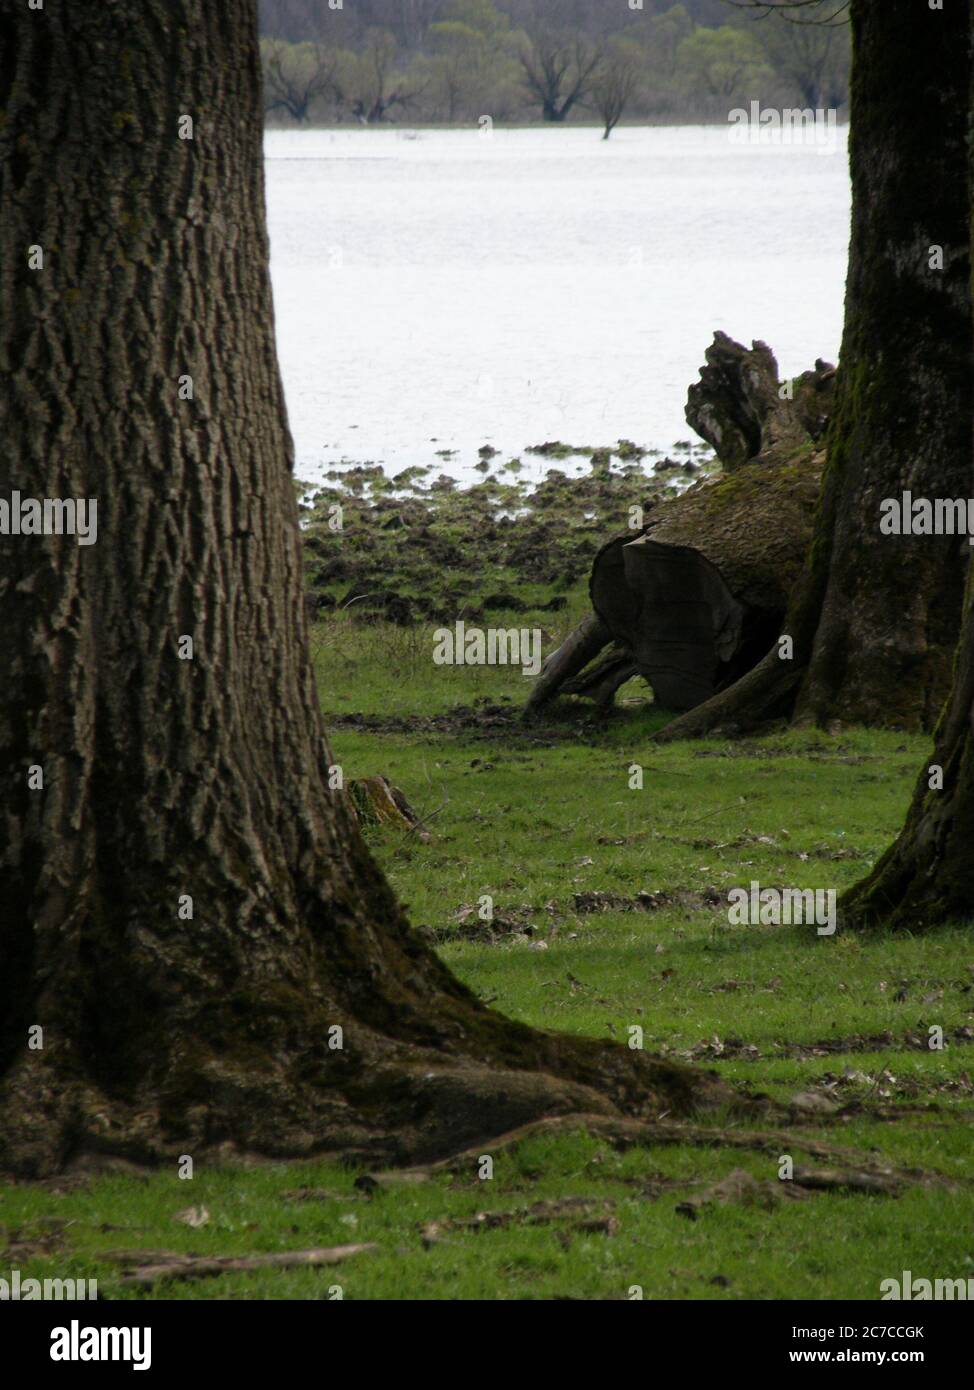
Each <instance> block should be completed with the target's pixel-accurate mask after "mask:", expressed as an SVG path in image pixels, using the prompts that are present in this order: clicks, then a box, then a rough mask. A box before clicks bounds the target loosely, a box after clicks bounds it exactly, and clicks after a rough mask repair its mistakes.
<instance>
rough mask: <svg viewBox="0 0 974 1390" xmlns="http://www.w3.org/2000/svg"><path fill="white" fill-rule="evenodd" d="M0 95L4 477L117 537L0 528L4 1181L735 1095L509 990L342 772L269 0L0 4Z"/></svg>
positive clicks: (474, 1131)
mask: <svg viewBox="0 0 974 1390" xmlns="http://www.w3.org/2000/svg"><path fill="white" fill-rule="evenodd" d="M0 109H2V110H3V112H4V117H5V120H4V126H3V133H2V143H3V160H2V181H3V187H2V194H3V197H2V208H3V215H2V224H0V277H2V278H0V290H2V302H3V303H4V305H5V309H6V311H5V318H4V323H3V328H2V332H0V374H2V382H3V386H2V392H3V396H2V418H3V425H4V433H5V446H6V450H7V455H8V457H9V459H10V476H11V477H12V478H14V479H16V486H17V488H18V489H19V491H20V492H21V494H22V495H23V496H24V497H35V498H63V497H74V498H97V499H98V539H97V543H95V544H91V545H86V546H81V545H78V544H76V543H75V538H73V537H71V536H53V535H52V536H30V535H26V536H25V535H19V536H6V537H4V538H3V540H2V542H0V545H2V549H0V642H2V646H3V651H2V657H3V669H4V671H5V677H6V679H5V688H4V694H5V699H4V704H3V712H2V715H0V768H2V774H3V776H4V779H5V785H6V787H7V793H6V796H5V799H4V813H3V816H2V819H0V872H2V893H3V903H4V912H3V916H2V925H0V955H2V969H0V1169H2V1170H7V1171H12V1172H17V1173H22V1174H26V1175H39V1174H44V1173H49V1172H52V1171H54V1170H55V1169H57V1168H59V1167H61V1166H63V1165H65V1164H67V1163H69V1162H70V1161H72V1160H74V1159H77V1158H81V1157H83V1156H86V1155H92V1154H98V1153H110V1154H123V1155H126V1156H128V1157H129V1158H131V1159H136V1160H142V1161H159V1160H163V1159H169V1160H174V1159H175V1157H176V1156H177V1155H179V1154H181V1153H190V1154H197V1155H201V1154H204V1153H207V1152H210V1153H212V1152H219V1153H225V1154H228V1153H244V1152H254V1153H259V1154H264V1155H297V1154H309V1153H314V1152H321V1151H325V1150H335V1149H344V1150H354V1151H358V1152H361V1153H368V1154H370V1155H372V1156H376V1155H383V1156H385V1157H387V1158H390V1159H393V1160H403V1159H415V1158H417V1157H422V1156H424V1155H425V1156H429V1155H432V1154H435V1153H438V1152H446V1151H448V1150H450V1149H453V1148H456V1147H458V1146H460V1145H464V1144H467V1143H470V1142H479V1141H480V1140H481V1139H487V1138H489V1137H490V1136H491V1135H492V1134H496V1133H498V1132H500V1131H502V1130H505V1129H509V1128H511V1127H512V1126H513V1125H516V1124H520V1123H522V1122H524V1121H525V1120H528V1119H531V1118H534V1117H537V1116H540V1115H543V1114H556V1113H561V1112H565V1111H569V1110H585V1111H602V1112H603V1113H604V1112H606V1111H612V1110H616V1109H627V1110H630V1111H632V1110H637V1109H639V1108H640V1107H641V1106H644V1105H650V1104H652V1105H654V1106H655V1105H662V1106H663V1107H664V1108H666V1109H669V1110H674V1111H681V1110H682V1111H686V1110H687V1109H688V1108H689V1107H690V1106H691V1105H693V1104H694V1103H695V1102H697V1101H699V1100H701V1099H702V1098H705V1097H706V1096H707V1095H711V1094H716V1093H717V1090H718V1088H717V1083H715V1082H712V1081H709V1080H706V1079H703V1078H701V1079H698V1077H697V1076H696V1074H694V1073H692V1072H690V1071H689V1070H688V1069H686V1068H681V1067H678V1066H674V1065H671V1064H668V1063H664V1062H660V1061H655V1060H653V1059H651V1058H649V1057H646V1056H642V1055H641V1054H639V1053H637V1052H630V1051H629V1050H628V1049H626V1048H622V1047H618V1046H614V1047H612V1046H606V1045H603V1044H601V1043H597V1042H595V1041H588V1040H585V1039H574V1038H570V1037H558V1036H555V1035H548V1034H544V1033H538V1032H534V1031H532V1030H530V1029H528V1028H526V1027H523V1026H521V1025H518V1024H515V1023H512V1022H510V1021H508V1020H506V1019H504V1018H503V1017H501V1016H499V1015H496V1014H493V1013H491V1012H490V1011H489V1010H487V1009H486V1008H484V1007H483V1006H481V1005H480V1004H479V1002H478V1001H477V1000H476V999H475V998H474V996H473V995H472V994H471V993H470V991H469V990H467V989H466V988H465V987H464V986H462V985H461V984H459V983H458V982H457V981H456V980H454V979H453V977H452V976H451V975H450V974H449V972H448V971H447V970H446V968H445V967H444V966H443V965H442V964H441V962H440V961H439V959H438V958H437V957H436V956H435V955H434V954H433V953H432V952H431V951H430V950H429V949H427V948H426V947H425V946H424V945H423V944H422V943H421V942H420V941H419V940H418V939H417V937H416V935H415V934H414V933H413V932H412V931H411V930H410V928H409V926H408V924H407V922H406V920H405V918H404V916H403V913H402V911H401V909H400V908H399V906H398V905H397V903H396V902H395V900H394V898H393V895H392V893H391V891H390V889H389V887H388V885H387V884H386V882H385V880H384V879H383V877H382V875H381V874H380V873H379V871H378V869H377V868H376V866H375V864H374V863H373V861H372V860H371V858H370V857H369V854H368V852H367V851H366V849H365V847H364V844H363V842H362V840H361V838H360V835H359V833H358V831H357V829H356V827H355V825H354V821H353V817H352V815H351V813H350V811H349V809H348V807H347V805H346V803H345V798H344V795H343V793H341V792H340V791H330V790H329V789H328V786H327V777H326V769H327V767H328V765H329V764H331V762H332V755H331V752H330V750H329V748H328V745H327V743H326V741H325V737H324V733H323V730H322V728H321V723H320V714H319V708H318V703H317V699H316V695H315V690H314V684H313V679H312V674H311V666H310V662H309V655H308V640H307V632H306V627H305V615H304V602H303V593H302V567H301V560H300V554H299V537H298V527H297V509H296V503H295V498H294V494H293V489H292V482H291V442H290V438H289V434H288V430H287V426H286V417H285V411H284V402H283V397H282V391H281V383H280V380H279V375H278V368H277V360H276V353H275V344H274V330H273V311H272V306H271V297H270V286H269V276H268V264H267V262H268V244H267V234H266V228H265V219H264V194H263V171H262V119H261V96H260V80H259V58H258V47H257V26H256V4H255V3H254V0H226V3H222V4H219V5H213V4H208V3H206V2H205V0H119V3H115V4H113V5H94V4H85V5H63V6H53V5H51V6H48V7H47V9H45V10H43V11H36V12H35V11H28V10H27V9H26V7H25V6H23V5H21V4H20V3H15V2H14V0H2V3H0ZM185 117H191V118H192V121H193V130H192V139H182V138H179V137H180V126H181V123H182V133H183V134H186V133H187V131H188V127H187V126H186V123H185V120H184V118H185ZM38 245H39V246H41V247H42V248H43V256H44V260H43V269H32V268H31V261H29V260H28V248H31V247H35V246H38ZM32 257H33V263H34V264H36V254H35V253H32ZM190 376H191V377H192V384H193V393H192V399H186V398H184V397H185V396H186V395H187V382H186V378H187V377H190ZM181 388H182V389H181ZM186 638H191V639H192V643H193V650H192V657H191V659H187V658H188V648H187V644H186ZM38 768H40V769H41V770H42V775H43V785H42V786H38V774H37V769H38ZM38 1025H39V1026H40V1027H41V1028H42V1029H43V1047H42V1048H40V1049H38V1048H37V1046H36V1044H37V1039H38V1036H39V1035H38V1034H37V1033H36V1032H34V1031H31V1032H30V1033H29V1030H33V1029H34V1028H35V1026H38ZM336 1030H340V1031H336Z"/></svg>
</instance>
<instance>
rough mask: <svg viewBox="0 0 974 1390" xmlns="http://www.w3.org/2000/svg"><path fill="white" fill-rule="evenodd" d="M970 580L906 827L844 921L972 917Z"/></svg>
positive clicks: (908, 922) (909, 924)
mask: <svg viewBox="0 0 974 1390" xmlns="http://www.w3.org/2000/svg"><path fill="white" fill-rule="evenodd" d="M972 846H974V584H970V583H969V585H968V600H967V608H966V614H965V622H964V637H963V639H962V642H961V647H960V651H959V653H958V658H957V664H956V669H955V673H954V688H953V691H952V693H951V697H950V701H949V703H948V705H947V709H946V710H945V711H944V717H943V719H942V720H941V722H940V726H939V728H938V730H937V740H936V748H935V751H934V754H933V757H932V758H931V759H930V760H929V763H928V765H927V766H926V767H925V768H924V769H923V771H922V773H921V774H920V780H919V782H918V783H917V788H916V791H915V792H914V795H913V802H912V804H911V806H910V810H909V812H908V814H907V818H906V824H905V826H904V827H903V830H902V831H901V833H900V836H899V838H898V839H897V840H896V842H895V844H893V845H892V846H891V847H890V849H888V850H887V851H886V853H885V855H884V856H883V857H882V859H880V861H879V863H878V864H877V865H876V867H875V868H874V869H873V871H872V873H871V874H870V875H869V876H868V877H867V878H865V879H864V880H862V881H861V882H860V883H857V884H856V885H855V886H854V887H853V888H851V889H850V890H849V892H848V893H846V894H844V895H843V897H842V899H841V901H840V905H839V906H840V911H841V913H842V915H843V920H844V923H845V924H846V925H849V926H856V927H870V926H874V925H883V926H892V927H905V928H907V929H909V930H910V931H918V930H922V929H923V928H924V927H929V926H934V925H939V924H940V923H943V922H950V921H955V922H968V921H970V920H971V918H972V917H974V853H972Z"/></svg>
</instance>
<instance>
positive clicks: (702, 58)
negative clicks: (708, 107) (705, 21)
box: [676, 27, 774, 104]
mask: <svg viewBox="0 0 974 1390" xmlns="http://www.w3.org/2000/svg"><path fill="white" fill-rule="evenodd" d="M676 66H677V72H678V75H679V76H680V77H681V78H682V80H683V82H684V83H685V84H686V85H687V86H688V87H689V88H691V89H692V90H693V91H695V92H697V93H702V94H703V95H704V96H705V97H710V98H712V99H715V101H716V104H724V103H727V102H732V101H734V100H735V99H740V98H743V97H751V96H755V95H756V94H757V91H758V89H759V88H760V87H761V86H762V84H765V83H768V82H769V81H771V80H772V79H773V77H774V73H773V71H772V69H771V67H770V65H769V64H768V61H767V58H766V56H765V53H764V50H763V49H762V47H761V45H760V43H759V42H758V41H757V39H756V38H754V37H753V35H751V34H750V33H748V32H746V31H744V30H741V29H731V28H727V27H725V28H722V29H696V30H694V32H693V33H692V34H690V35H689V36H688V37H687V38H685V39H683V40H682V42H681V43H680V46H679V48H678V49H677V52H676ZM711 104H715V103H714V102H713V101H712V102H711Z"/></svg>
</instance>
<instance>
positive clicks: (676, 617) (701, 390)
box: [528, 333, 834, 710]
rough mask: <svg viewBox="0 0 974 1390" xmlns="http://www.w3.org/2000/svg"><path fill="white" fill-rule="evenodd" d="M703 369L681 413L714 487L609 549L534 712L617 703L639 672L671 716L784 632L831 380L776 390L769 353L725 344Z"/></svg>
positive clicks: (675, 503)
mask: <svg viewBox="0 0 974 1390" xmlns="http://www.w3.org/2000/svg"><path fill="white" fill-rule="evenodd" d="M706 359H707V360H706V365H705V366H704V367H703V368H702V370H701V374H700V381H699V382H698V383H696V384H695V385H694V386H692V387H691V388H690V392H689V399H688V402H687V411H686V414H687V420H688V421H689V423H690V424H691V425H692V426H693V427H694V429H695V430H696V431H697V433H698V434H700V435H701V436H702V437H703V438H704V439H706V440H707V442H708V443H709V444H711V445H712V446H713V447H714V449H715V450H716V452H717V456H718V459H719V460H720V462H721V464H722V466H723V470H724V471H723V473H722V475H721V476H720V477H718V478H716V479H710V480H706V481H703V482H700V483H698V484H697V485H696V486H695V487H692V488H690V489H689V490H688V491H687V492H685V493H683V494H682V495H681V496H679V497H674V498H670V499H668V500H666V501H662V502H656V503H655V504H653V505H652V507H651V510H650V512H649V514H648V518H647V519H646V523H645V525H644V527H643V529H642V531H641V532H640V533H639V534H638V535H635V536H634V535H633V533H632V532H629V533H627V534H624V535H621V536H617V537H615V538H614V539H613V540H611V541H609V542H608V544H607V545H605V546H603V548H602V549H601V550H600V551H599V553H598V555H597V556H596V558H595V561H594V563H593V566H592V575H591V581H590V585H589V591H590V594H591V599H592V609H593V612H592V613H591V614H589V615H588V616H587V617H586V618H585V619H584V620H583V622H582V623H581V624H580V625H579V626H578V627H577V628H576V629H575V631H574V632H573V633H572V634H571V635H570V636H569V637H568V639H567V640H566V641H565V642H564V643H563V644H562V645H561V646H560V647H559V648H558V650H557V651H556V652H554V653H552V655H551V656H550V657H549V658H548V660H547V661H546V663H545V665H544V667H543V668H542V672H541V675H540V677H539V679H538V682H537V684H536V686H535V689H534V690H533V692H532V694H531V697H530V699H529V702H528V709H529V710H536V709H537V708H538V707H539V706H541V705H543V704H545V703H546V702H547V701H549V700H550V699H552V698H553V697H554V696H555V695H558V694H578V695H585V696H588V697H589V698H592V699H594V700H595V701H596V703H598V704H600V705H602V706H605V705H608V704H611V702H612V700H613V698H614V696H615V693H616V691H617V690H618V689H619V687H620V686H621V685H623V684H625V682H626V681H627V680H629V679H631V677H632V676H633V675H636V674H638V675H641V676H643V677H644V678H645V679H646V680H647V681H648V683H649V684H650V685H651V686H652V688H653V691H654V694H655V697H656V700H657V701H658V703H660V704H661V705H663V706H665V707H666V708H667V709H673V710H686V709H691V708H693V707H694V706H695V705H697V704H700V703H701V702H703V701H704V700H707V699H709V698H710V697H711V696H712V695H714V694H715V693H716V692H717V691H719V690H722V689H724V688H725V687H726V686H728V685H731V684H733V683H734V682H735V681H737V680H739V679H740V678H741V677H742V676H744V675H745V674H746V673H747V672H748V671H749V670H750V669H751V668H752V667H753V666H754V665H755V664H756V663H757V662H758V661H759V660H760V659H761V658H762V657H763V656H764V655H765V653H766V652H767V651H768V650H769V649H770V648H771V647H772V646H773V644H774V643H775V641H776V639H777V637H778V636H779V635H780V633H781V632H782V623H783V621H784V617H785V614H786V612H787V609H788V603H789V600H790V596H791V593H792V590H793V588H794V586H795V585H796V584H797V582H798V580H799V578H800V576H801V573H802V568H803V563H804V558H805V554H806V552H807V550H808V546H809V544H810V542H811V537H812V525H813V519H814V512H815V506H816V502H817V499H818V495H819V490H820V487H821V480H822V471H823V467H824V461H825V460H824V453H823V451H822V449H821V448H820V447H819V440H820V439H821V436H822V433H823V431H824V429H825V426H826V423H827V420H828V409H829V400H830V398H831V391H832V382H833V378H834V368H833V367H831V366H830V365H829V364H828V363H824V362H818V363H816V366H815V370H814V371H812V372H806V373H804V374H803V375H802V376H801V377H799V378H797V379H796V380H795V381H794V382H790V383H786V384H782V383H780V382H779V379H778V366H777V363H776V361H775V358H774V355H773V353H772V352H771V350H770V348H768V347H767V345H766V344H764V343H760V342H756V343H754V344H753V345H752V346H751V348H749V349H748V348H745V347H743V346H741V344H739V343H735V342H733V341H732V340H731V339H730V338H728V337H726V335H724V334H722V333H718V334H716V335H715V338H714V342H713V344H712V345H711V347H709V348H708V349H707V353H706ZM610 643H611V644H612V645H611V647H610V649H609V651H608V652H607V653H605V652H604V649H605V648H606V647H607V646H608V645H609V644H610Z"/></svg>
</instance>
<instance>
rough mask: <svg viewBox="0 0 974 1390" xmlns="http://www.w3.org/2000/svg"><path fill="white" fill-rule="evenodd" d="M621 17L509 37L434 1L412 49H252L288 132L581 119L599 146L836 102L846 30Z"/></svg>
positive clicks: (488, 7)
mask: <svg viewBox="0 0 974 1390" xmlns="http://www.w3.org/2000/svg"><path fill="white" fill-rule="evenodd" d="M819 3H822V0H816V4H819ZM323 13H328V14H331V13H335V14H337V13H338V12H337V11H334V12H332V11H326V12H323ZM624 13H625V14H626V15H627V16H628V17H629V19H628V22H627V23H626V24H625V25H624V26H622V27H620V26H619V25H618V23H614V24H612V25H610V24H608V23H607V24H606V25H604V26H603V27H602V28H601V29H600V30H599V31H597V32H590V31H589V30H588V29H586V28H585V27H573V26H571V25H570V24H568V23H567V22H566V16H565V15H559V16H551V15H549V14H548V12H547V9H544V10H543V11H542V12H540V13H538V14H536V15H535V16H534V17H533V18H532V19H531V20H530V22H529V23H528V24H526V25H525V26H521V27H517V26H515V24H514V22H513V20H512V16H511V15H510V14H509V13H508V11H507V10H506V9H501V8H500V7H499V6H498V5H496V4H495V3H494V0H438V7H437V10H436V15H437V18H436V19H435V20H434V21H432V22H431V23H429V24H428V25H427V26H426V28H425V31H424V37H423V41H422V44H421V45H420V46H419V47H418V48H416V49H413V48H407V47H406V46H404V45H402V44H400V43H399V42H398V40H397V38H396V35H395V33H394V32H393V31H392V30H390V29H387V28H383V27H379V26H373V27H371V28H368V29H366V30H365V31H364V33H362V34H361V35H360V36H359V37H357V38H355V39H354V40H350V39H349V38H348V36H349V34H350V33H351V31H350V30H349V29H348V26H347V25H346V26H345V27H344V28H343V27H342V26H340V25H338V24H337V23H336V24H330V23H329V22H327V21H326V20H324V19H323V18H321V17H319V22H318V24H317V25H316V26H315V30H314V33H315V36H314V37H312V38H308V39H305V40H302V41H301V42H299V43H292V42H288V41H287V40H285V39H284V38H282V37H280V36H279V35H265V37H264V39H263V40H262V44H261V48H262V55H263V66H264V85H265V103H266V109H267V111H268V112H269V113H276V114H279V115H281V116H283V117H284V118H285V119H287V118H289V119H291V120H294V121H298V122H306V121H309V120H312V119H318V120H321V121H330V120H339V121H340V120H343V119H346V118H349V117H350V118H353V119H357V120H359V121H362V122H364V123H368V124H371V123H374V122H376V121H382V120H384V119H386V118H388V117H389V116H390V113H392V112H393V111H394V109H395V108H400V109H401V110H408V111H410V113H411V115H412V117H413V118H414V119H419V120H431V121H446V122H449V123H454V122H457V121H461V120H477V119H479V118H480V117H482V116H483V115H485V114H487V115H489V116H491V118H492V119H494V120H499V121H505V120H511V119H515V118H521V119H523V118H525V117H531V116H533V117H535V118H537V117H540V118H541V119H543V120H545V121H548V122H555V123H558V122H563V121H565V120H567V119H568V118H569V117H570V116H571V115H572V113H573V112H578V111H579V110H581V109H584V110H586V111H587V112H589V113H592V114H595V115H597V116H598V118H599V120H600V121H601V122H602V125H603V129H604V132H605V136H606V138H608V136H609V135H610V134H611V132H612V130H613V129H614V128H615V126H616V125H617V124H618V122H619V121H620V120H621V119H622V117H623V115H624V114H625V113H626V112H627V111H631V112H633V113H634V114H639V115H642V116H659V115H667V114H670V115H683V116H690V117H694V116H695V117H697V118H702V119H706V118H708V117H714V116H718V117H720V116H724V115H726V112H727V111H728V109H729V108H730V107H731V106H733V105H738V104H741V103H744V102H746V101H748V100H750V99H752V98H753V97H755V96H760V97H761V98H762V100H763V101H764V102H765V103H766V104H768V103H771V104H774V103H775V102H779V103H781V104H791V103H797V104H799V105H800V106H802V107H811V108H815V107H819V106H829V107H840V106H842V105H843V103H844V102H845V99H846V95H847V86H848V46H849V45H848V27H847V26H846V25H845V24H842V23H838V22H835V23H816V24H802V25H798V24H790V23H787V22H786V21H785V19H784V18H783V16H781V15H777V16H775V15H771V16H770V17H769V21H770V22H766V23H764V24H762V25H760V26H757V25H755V24H754V23H752V22H751V21H750V20H748V19H747V18H746V17H745V16H744V15H743V14H742V13H741V12H739V11H738V12H735V11H734V10H725V12H724V13H725V16H726V15H728V14H729V15H730V21H729V22H727V23H724V24H722V25H720V26H717V27H710V28H708V27H702V26H697V25H695V24H694V22H693V20H692V18H691V17H690V15H689V14H688V12H687V10H686V8H685V7H684V5H682V4H678V5H675V6H673V7H671V8H670V9H668V10H666V11H665V13H661V14H656V15H653V14H650V13H648V10H635V11H630V10H628V9H627V10H625V11H624ZM826 17H828V16H826ZM615 19H616V20H617V19H618V16H615Z"/></svg>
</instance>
